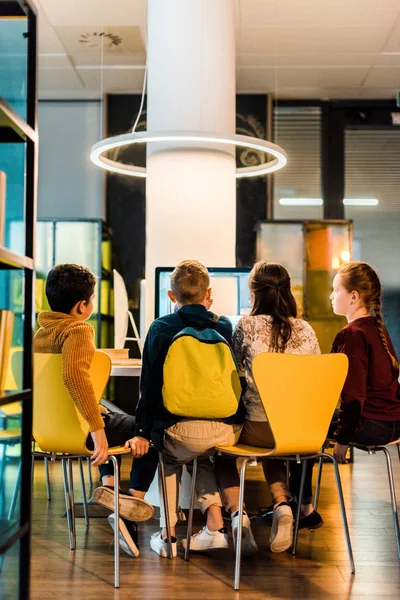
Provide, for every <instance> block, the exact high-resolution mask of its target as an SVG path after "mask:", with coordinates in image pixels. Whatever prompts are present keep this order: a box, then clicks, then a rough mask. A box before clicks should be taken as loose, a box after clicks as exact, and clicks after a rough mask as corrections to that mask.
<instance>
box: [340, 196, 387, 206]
mask: <svg viewBox="0 0 400 600" xmlns="http://www.w3.org/2000/svg"><path fill="white" fill-rule="evenodd" d="M343 204H344V205H345V206H376V205H377V204H379V200H377V198H345V199H344V200H343Z"/></svg>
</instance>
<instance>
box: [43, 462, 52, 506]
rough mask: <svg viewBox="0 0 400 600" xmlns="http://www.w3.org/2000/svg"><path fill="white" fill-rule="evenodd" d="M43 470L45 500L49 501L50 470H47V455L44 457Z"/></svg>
mask: <svg viewBox="0 0 400 600" xmlns="http://www.w3.org/2000/svg"><path fill="white" fill-rule="evenodd" d="M43 460H44V471H45V474H46V493H47V500H48V501H49V502H50V500H51V486H50V472H49V459H48V458H47V456H45V457H44V459H43Z"/></svg>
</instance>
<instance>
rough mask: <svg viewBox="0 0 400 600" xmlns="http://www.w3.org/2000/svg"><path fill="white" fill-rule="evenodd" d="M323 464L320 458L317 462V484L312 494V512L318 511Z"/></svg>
mask: <svg viewBox="0 0 400 600" xmlns="http://www.w3.org/2000/svg"><path fill="white" fill-rule="evenodd" d="M323 464H324V459H323V458H322V456H321V457H320V459H319V461H318V474H317V483H316V485H315V494H314V510H317V509H318V502H319V493H320V490H321V479H322V467H323Z"/></svg>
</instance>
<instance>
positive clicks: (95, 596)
mask: <svg viewBox="0 0 400 600" xmlns="http://www.w3.org/2000/svg"><path fill="white" fill-rule="evenodd" d="M392 456H393V463H394V467H395V479H396V483H397V488H398V496H399V499H400V465H399V462H398V458H397V453H396V454H395V452H393V454H392ZM315 470H316V469H315ZM126 473H127V464H126V463H125V466H124V469H123V474H124V475H126ZM341 476H342V482H343V489H344V494H345V501H346V506H347V514H348V518H349V524H350V530H351V536H352V543H353V550H354V558H355V563H356V569H357V572H356V574H355V575H354V576H352V575H351V574H350V569H349V563H348V559H347V552H346V546H345V541H344V536H343V529H342V523H341V519H340V509H339V504H338V500H337V495H336V491H335V487H334V477H333V471H332V467H331V465H326V466H324V477H323V483H322V492H321V500H320V512H321V514H322V516H323V518H324V520H325V525H324V527H323V528H321V529H320V530H318V531H316V532H315V533H310V532H301V534H300V539H299V545H298V554H297V556H296V557H292V555H291V554H290V553H284V554H278V555H274V554H272V553H271V552H269V550H268V545H267V543H268V536H269V527H268V526H266V525H265V524H264V523H263V522H262V521H257V520H256V519H254V520H253V531H254V534H255V537H256V539H257V542H258V544H259V548H260V552H259V553H258V554H257V555H256V556H255V557H254V558H251V559H244V560H243V562H242V579H241V589H240V592H234V591H233V589H232V578H233V568H234V555H233V552H232V551H229V552H228V551H226V552H220V553H218V554H214V555H213V556H209V555H208V556H207V555H192V557H191V559H190V562H188V563H186V562H185V561H184V560H183V556H182V552H181V551H180V553H179V556H178V558H177V559H175V560H173V561H171V560H167V559H163V558H161V557H159V556H158V555H157V554H155V553H154V552H152V551H151V550H150V547H149V537H150V534H151V533H153V532H154V531H156V530H157V529H158V523H157V521H156V520H155V519H152V520H151V521H149V522H148V523H146V524H144V525H143V526H142V527H141V530H140V544H141V545H140V557H139V558H137V559H132V558H129V557H128V556H127V555H125V554H124V553H122V554H121V588H120V589H119V590H115V589H114V588H113V548H112V539H113V538H112V532H111V529H110V527H109V525H108V522H107V520H106V519H105V518H96V519H92V520H91V523H90V527H89V529H86V528H85V526H84V522H83V519H77V549H76V551H74V552H70V550H69V547H68V535H67V525H66V520H65V519H63V518H61V515H62V513H63V512H64V504H63V493H62V484H61V466H60V464H59V463H52V464H51V478H52V494H53V497H52V500H51V502H47V500H46V495H45V482H44V472H43V465H42V464H40V463H39V462H38V465H37V467H36V472H35V486H34V504H33V522H32V528H33V537H32V582H31V598H32V599H33V600H47V599H50V598H60V599H61V598H62V599H64V598H66V599H69V598H72V599H75V598H76V599H88V600H108V599H115V600H121V599H128V598H129V599H131V598H138V599H140V600H156V599H157V600H161V599H165V600H191V599H192V598H193V600H203V599H204V600H216V599H218V600H219V599H227V600H233V599H235V600H238V599H240V600H255V599H256V598H257V599H258V598H260V599H261V598H262V599H264V598H277V599H289V598H290V599H291V598H294V599H306V598H307V599H313V600H314V599H315V600H316V599H324V600H325V599H327V598H335V599H343V600H344V599H350V598H351V599H354V600H355V599H358V598H359V599H361V598H374V599H380V598H384V599H386V600H389V599H391V600H395V599H396V600H399V598H400V566H399V562H398V560H397V554H396V542H395V537H394V530H393V520H392V515H391V508H390V501H389V491H388V484H387V475H386V466H385V463H384V459H383V456H381V455H376V456H368V455H366V454H363V453H360V452H356V454H355V463H354V465H345V466H343V467H341ZM249 479H250V481H249V482H248V492H249V493H248V494H247V506H248V508H249V509H251V508H255V505H257V504H260V502H261V503H262V504H268V500H269V499H268V495H267V493H266V490H265V488H264V487H263V485H262V484H261V483H260V482H259V481H258V480H259V479H260V472H259V470H258V467H256V468H250V469H249ZM76 487H77V488H78V486H77V485H76ZM76 495H77V496H78V495H79V490H78V489H77V493H76ZM76 499H77V501H78V500H80V498H78V497H77V498H76ZM199 527H200V521H199V522H198V527H197V528H199ZM184 532H185V527H184V525H182V527H181V531H180V533H181V536H183V535H184ZM6 560H10V561H12V557H9V558H7V559H6ZM14 582H15V578H14ZM14 586H15V583H14V584H13V577H12V576H11V577H10V567H9V566H8V568H5V569H4V570H3V578H2V579H1V578H0V598H2V599H4V600H11V599H14V598H15V597H16V596H15V591H14V590H15V587H14Z"/></svg>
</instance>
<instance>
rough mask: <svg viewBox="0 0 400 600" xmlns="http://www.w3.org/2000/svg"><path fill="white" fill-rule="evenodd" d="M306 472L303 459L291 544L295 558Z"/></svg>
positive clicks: (305, 464) (305, 462)
mask: <svg viewBox="0 0 400 600" xmlns="http://www.w3.org/2000/svg"><path fill="white" fill-rule="evenodd" d="M306 470H307V460H306V459H303V460H302V463H301V479H300V490H299V497H298V498H297V513H296V522H295V526H294V535H293V543H292V554H293V556H295V554H296V546H297V538H298V537H299V523H300V511H301V503H302V502H303V493H304V482H305V479H306Z"/></svg>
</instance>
